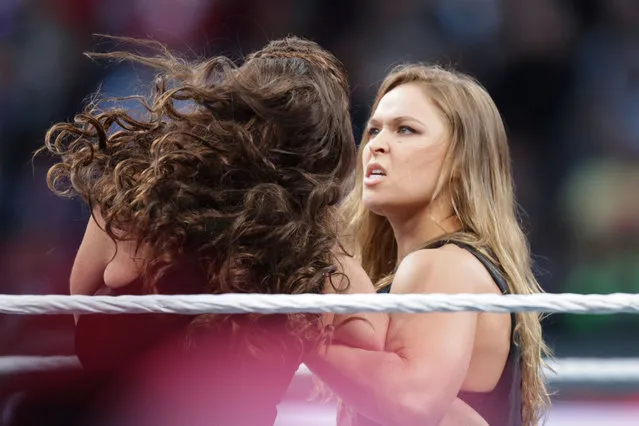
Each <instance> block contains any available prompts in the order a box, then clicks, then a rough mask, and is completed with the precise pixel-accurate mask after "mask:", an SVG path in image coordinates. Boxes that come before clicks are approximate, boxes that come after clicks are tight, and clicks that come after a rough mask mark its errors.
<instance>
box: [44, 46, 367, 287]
mask: <svg viewBox="0 0 639 426" xmlns="http://www.w3.org/2000/svg"><path fill="white" fill-rule="evenodd" d="M118 40H120V41H124V42H127V43H133V44H134V45H136V46H140V47H143V48H148V47H150V48H152V49H153V51H154V53H153V54H152V55H144V54H141V53H134V52H132V51H127V50H126V49H125V50H123V51H116V52H110V53H99V54H96V53H92V54H89V56H90V57H92V58H98V59H111V60H117V61H121V60H129V61H134V62H137V63H142V64H145V65H147V66H150V67H152V68H154V69H156V70H158V74H157V75H156V77H155V82H154V87H153V91H152V93H151V94H150V96H148V97H133V98H134V99H136V100H137V102H139V104H140V105H142V106H143V107H144V110H145V114H144V117H143V118H140V117H137V116H134V115H133V114H132V113H131V112H130V111H128V110H125V109H123V108H118V107H111V108H109V109H104V108H101V107H100V106H99V104H100V103H99V102H97V101H94V102H92V103H91V104H90V105H89V106H88V107H87V108H85V110H84V111H83V112H82V113H80V114H78V115H76V117H75V119H74V120H73V122H64V123H58V124H55V125H54V126H53V127H52V128H51V129H50V130H49V131H48V132H47V134H46V139H45V146H44V147H43V150H45V151H48V152H49V153H50V154H52V155H54V156H55V157H56V158H57V159H59V161H58V162H57V163H56V164H55V165H53V166H52V167H51V169H50V170H49V173H48V178H47V180H48V184H49V187H50V188H51V190H52V191H54V192H55V193H56V194H58V195H61V196H68V197H73V196H79V197H81V198H82V200H84V201H85V202H86V203H88V204H89V206H90V207H91V208H92V209H97V210H98V211H99V212H100V213H101V214H102V216H103V217H104V220H105V231H106V232H107V233H108V235H109V236H110V237H111V238H113V239H114V240H124V239H126V240H133V241H135V242H136V244H137V247H138V248H141V247H144V248H145V250H146V251H145V252H148V253H149V260H148V265H147V267H146V271H145V273H144V277H145V282H146V283H147V285H148V290H149V291H150V292H160V290H159V289H158V288H157V287H156V286H155V284H156V283H157V282H158V280H159V278H160V277H162V276H163V275H164V274H165V272H166V271H167V270H168V269H170V268H172V267H174V266H175V265H178V264H180V265H184V264H188V265H191V266H194V267H195V268H197V269H198V270H200V271H202V273H203V275H204V276H205V279H204V280H202V281H203V282H202V286H201V288H200V289H199V291H200V292H203V293H283V294H299V293H320V292H321V291H322V288H323V286H324V284H325V277H326V276H327V274H329V273H330V272H331V271H333V270H334V259H333V256H332V253H331V250H332V249H333V248H334V247H335V245H336V240H337V238H336V232H337V229H336V227H337V224H336V219H335V213H336V212H335V210H336V206H337V204H338V202H339V201H340V200H341V199H342V197H343V196H344V195H345V194H346V192H347V191H348V189H349V188H348V186H349V184H350V182H351V180H352V179H351V176H352V172H353V171H354V165H355V143H354V139H353V134H352V128H351V122H350V117H349V102H348V95H349V93H348V80H347V75H346V71H345V69H344V67H343V65H342V64H341V63H340V62H339V61H338V60H337V59H336V58H335V57H334V56H333V55H332V54H331V53H329V52H327V51H326V50H324V49H322V48H321V47H320V46H318V45H317V44H316V43H314V42H311V41H308V40H304V39H300V38H296V37H289V38H285V39H281V40H277V41H273V42H270V43H269V44H268V45H267V46H266V47H264V48H263V49H261V50H259V51H257V52H255V53H252V54H250V55H249V56H248V57H247V58H246V60H245V61H244V63H243V64H242V65H241V66H239V67H238V66H236V65H234V64H233V62H232V61H231V60H229V59H227V58H225V57H216V58H212V59H208V60H204V61H200V62H189V61H185V60H183V59H180V58H178V57H176V56H174V55H173V54H172V53H171V52H169V51H168V50H167V49H166V48H164V47H163V46H162V45H160V44H158V43H156V42H152V41H140V40H130V39H118ZM126 99H131V98H126Z"/></svg>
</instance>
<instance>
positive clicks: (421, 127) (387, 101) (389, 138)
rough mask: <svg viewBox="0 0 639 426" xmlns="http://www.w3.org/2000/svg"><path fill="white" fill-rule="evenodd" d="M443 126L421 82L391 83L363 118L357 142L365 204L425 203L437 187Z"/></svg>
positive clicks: (399, 209) (399, 211)
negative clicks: (363, 138)
mask: <svg viewBox="0 0 639 426" xmlns="http://www.w3.org/2000/svg"><path fill="white" fill-rule="evenodd" d="M446 130H447V129H446V126H445V124H444V122H443V120H442V118H441V115H440V112H439V110H438V109H437V107H436V106H435V105H434V104H433V103H432V102H431V100H430V99H429V97H428V96H427V94H426V91H425V90H424V87H423V86H422V85H419V84H418V83H408V84H404V85H401V86H398V87H396V88H395V89H393V90H391V91H390V92H388V93H387V94H386V95H384V97H383V98H382V99H381V101H380V103H379V105H378V107H377V109H376V110H375V112H374V113H373V116H372V117H371V119H370V120H369V123H368V126H367V129H366V132H367V133H368V135H369V138H370V139H369V142H368V144H366V146H364V147H363V152H362V162H363V170H364V172H363V173H364V176H363V189H362V191H363V193H362V200H363V202H364V205H365V206H366V208H368V209H369V210H371V211H372V212H373V213H376V214H379V215H382V216H386V217H389V216H397V215H411V214H414V213H415V211H416V210H421V209H424V208H426V207H427V206H428V205H429V203H430V202H431V200H432V197H433V194H434V192H435V189H436V187H437V182H438V180H439V176H440V173H441V171H442V166H443V163H444V157H445V155H446V150H447V147H448V142H447V137H446V135H447V131H446Z"/></svg>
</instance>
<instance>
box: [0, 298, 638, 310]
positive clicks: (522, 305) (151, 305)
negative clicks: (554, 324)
mask: <svg viewBox="0 0 639 426" xmlns="http://www.w3.org/2000/svg"><path fill="white" fill-rule="evenodd" d="M458 311H475V312H495V313H507V312H531V311H535V312H546V313H569V314H618V313H632V314H636V313H639V294H628V293H614V294H571V293H563V294H550V293H542V294H529V295H519V294H518V295H497V294H384V295H379V294H374V293H371V294H297V295H290V294H238V293H232V294H218V295H214V294H197V295H146V296H81V295H73V296H67V295H0V313H1V314H16V315H34V314H37V315H52V314H92V313H93V314H95V313H104V314H122V313H130V314H140V313H165V314H183V315H199V314H205V313H211V314H214V313H217V314H241V313H262V314H276V313H280V314H284V313H302V312H306V313H325V312H332V313H338V314H352V313H366V312H371V313H372V312H386V313H424V312H458Z"/></svg>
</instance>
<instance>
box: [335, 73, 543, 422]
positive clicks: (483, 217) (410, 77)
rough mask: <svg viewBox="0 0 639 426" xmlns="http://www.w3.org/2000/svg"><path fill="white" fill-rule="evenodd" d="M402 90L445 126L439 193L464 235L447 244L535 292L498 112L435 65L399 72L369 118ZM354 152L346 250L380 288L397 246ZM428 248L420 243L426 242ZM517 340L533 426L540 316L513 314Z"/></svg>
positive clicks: (484, 96)
mask: <svg viewBox="0 0 639 426" xmlns="http://www.w3.org/2000/svg"><path fill="white" fill-rule="evenodd" d="M407 83H419V84H421V85H423V87H424V89H425V91H426V93H427V94H428V96H429V98H430V100H431V101H432V102H433V103H434V105H435V106H436V107H437V108H438V109H439V111H440V113H441V115H442V118H443V119H444V121H445V122H446V125H447V127H448V132H449V133H448V136H449V138H450V140H449V143H450V145H449V149H448V152H447V157H446V163H445V164H446V167H445V168H444V170H446V171H448V172H447V173H442V176H441V177H440V182H439V183H438V187H437V190H436V191H435V196H434V197H436V196H437V195H438V194H443V193H444V189H447V190H448V191H447V193H449V194H450V196H451V203H452V206H453V209H454V212H455V214H456V215H457V217H458V219H459V220H460V222H461V224H462V229H463V230H462V231H461V232H456V233H455V234H453V235H447V236H445V238H449V239H454V240H458V241H463V242H466V243H468V244H471V245H473V246H474V247H475V248H477V249H478V250H480V251H481V252H482V253H484V254H485V255H487V256H488V257H489V258H491V259H492V260H493V261H494V262H495V263H496V264H497V265H499V266H500V267H501V268H502V270H503V271H504V273H505V278H506V281H507V282H508V286H509V290H510V292H511V293H514V294H532V293H539V292H541V291H542V290H541V288H540V286H539V284H538V283H537V281H536V279H535V277H534V275H533V272H532V266H531V259H530V250H529V247H528V243H527V240H526V237H525V235H524V233H523V231H522V229H521V227H520V224H519V221H518V216H517V211H516V204H515V196H514V188H513V180H512V175H511V165H510V153H509V148H508V141H507V137H506V131H505V129H504V125H503V122H502V119H501V117H500V114H499V111H498V110H497V107H496V106H495V104H494V102H493V100H492V99H491V98H490V96H489V95H488V93H487V92H486V91H485V90H484V88H483V87H482V86H481V85H480V84H479V83H477V82H476V81H475V80H473V79H472V78H470V77H468V76H466V75H464V74H461V73H457V72H453V71H447V70H444V69H442V68H440V67H437V66H426V65H404V66H400V67H397V68H396V69H395V70H393V71H392V72H391V73H390V74H389V75H388V77H386V79H385V80H384V81H383V82H382V85H381V87H380V88H379V90H378V93H377V98H376V100H375V103H374V105H373V109H372V111H375V109H376V108H377V106H378V104H379V102H380V100H381V98H382V97H383V96H384V95H385V94H386V93H388V92H389V91H391V90H392V89H394V88H396V87H398V86H400V85H403V84H407ZM368 140H369V137H368V135H367V134H364V136H363V139H362V143H361V145H360V149H359V153H358V157H359V160H360V161H358V165H357V174H356V182H355V187H354V189H353V191H352V192H351V193H350V194H349V196H348V197H347V199H346V200H345V202H344V204H343V210H342V212H343V219H344V226H345V236H346V239H345V244H346V246H347V247H349V248H350V249H351V250H352V251H353V252H354V254H355V255H356V256H357V257H358V259H359V260H360V261H361V263H362V265H363V267H364V269H365V270H366V272H367V273H368V274H369V276H370V277H371V279H372V280H373V282H375V283H376V285H377V286H378V287H383V286H385V285H387V284H388V283H389V282H390V281H391V280H392V278H393V271H394V269H395V266H396V264H397V263H398V260H400V259H397V247H396V242H395V238H394V235H393V230H392V229H391V226H390V223H389V222H388V220H386V218H384V217H382V216H378V215H375V214H373V213H371V212H370V211H369V210H367V209H366V208H365V207H364V205H363V203H362V176H363V171H362V162H361V156H362V150H363V148H364V147H365V146H366V144H367V143H368ZM425 243H426V242H425ZM516 319H517V326H516V328H515V333H513V334H514V335H515V336H517V343H518V344H519V345H520V348H521V365H522V400H523V409H522V411H523V413H522V416H523V421H524V425H530V426H532V425H536V424H538V422H539V421H540V420H541V419H542V418H543V415H544V413H545V411H546V409H547V406H548V405H549V396H548V392H547V389H546V385H545V380H544V376H543V371H542V363H543V362H544V361H543V358H544V356H548V355H549V350H548V348H547V346H546V345H545V344H544V341H543V338H542V329H541V324H540V319H541V318H540V316H539V315H538V314H535V313H532V312H531V313H518V314H516Z"/></svg>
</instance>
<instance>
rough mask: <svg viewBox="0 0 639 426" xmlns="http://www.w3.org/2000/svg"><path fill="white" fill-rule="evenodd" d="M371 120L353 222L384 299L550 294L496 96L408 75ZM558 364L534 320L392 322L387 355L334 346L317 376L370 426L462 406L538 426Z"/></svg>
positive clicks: (357, 247)
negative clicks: (539, 275) (524, 226)
mask: <svg viewBox="0 0 639 426" xmlns="http://www.w3.org/2000/svg"><path fill="white" fill-rule="evenodd" d="M372 111H373V112H372V116H371V118H370V120H369V122H368V126H367V129H366V131H365V135H364V137H363V140H362V143H361V145H360V149H359V163H358V171H357V175H356V178H357V180H356V185H355V188H354V190H353V192H352V193H351V195H350V197H349V199H348V200H347V202H346V204H345V217H346V220H347V226H348V229H350V232H348V233H347V234H348V235H351V236H352V244H353V247H352V249H353V251H354V252H355V254H356V256H357V257H358V258H359V260H360V261H361V262H362V266H363V267H364V269H365V270H366V272H367V273H368V274H369V276H370V278H371V279H372V280H373V282H375V283H376V284H377V287H378V289H379V291H380V292H391V293H403V294H414V293H450V294H453V293H477V294H478V293H488V294H490V293H494V294H509V293H517V294H530V293H537V292H539V291H541V289H540V287H539V285H538V283H537V282H536V280H535V278H534V276H533V273H532V270H531V262H530V252H529V248H528V245H527V241H526V238H525V236H524V234H523V232H522V230H521V228H520V225H519V223H518V221H517V216H516V207H515V199H514V191H513V181H512V176H511V171H510V156H509V149H508V143H507V138H506V133H505V130H504V125H503V122H502V120H501V118H500V114H499V112H498V111H497V108H496V106H495V104H494V103H493V101H492V99H491V98H490V96H489V95H488V93H487V92H486V91H485V90H484V89H483V88H482V87H481V86H480V85H479V84H478V83H477V82H475V81H474V80H472V79H471V78H469V77H468V76H465V75H463V74H460V73H456V72H450V71H446V70H443V69H441V68H439V67H432V66H423V65H409V66H402V67H400V68H397V69H396V70H394V71H393V72H391V73H390V75H389V76H388V77H387V78H386V79H385V80H384V82H383V83H382V85H381V87H380V89H379V92H378V95H377V99H376V100H375V103H374V106H373V109H372ZM380 297H382V296H380ZM546 353H547V348H546V346H545V344H544V342H543V340H542V330H541V325H540V318H539V316H538V315H537V314H534V313H524V314H516V315H515V314H513V315H508V314H490V313H476V312H463V313H454V314H453V313H433V314H423V315H414V314H393V315H391V320H390V325H389V329H388V334H387V338H386V344H385V351H383V352H375V351H367V350H363V349H356V348H348V347H345V346H329V347H328V348H326V350H325V351H323V352H321V353H320V354H318V356H317V359H315V360H314V362H313V363H310V365H311V367H312V368H313V369H314V370H315V372H316V373H317V374H318V375H319V376H320V377H322V379H323V380H324V381H325V382H326V383H327V384H328V385H329V386H330V387H331V388H332V389H333V390H334V391H335V392H336V393H337V394H338V395H339V396H340V397H341V398H342V399H343V400H344V401H345V403H346V404H347V405H348V406H350V407H351V408H352V409H353V410H355V411H356V412H357V413H358V416H357V418H355V419H354V421H353V423H355V424H357V425H358V426H361V425H365V424H366V425H368V424H382V425H389V426H390V425H392V426H403V425H422V426H423V425H431V424H432V425H437V424H440V422H442V420H443V419H444V416H445V414H446V413H447V411H448V410H449V409H450V408H451V407H452V406H455V404H459V402H460V400H461V401H463V402H465V403H466V404H468V405H469V406H471V407H472V408H473V409H475V410H476V411H477V412H478V413H479V414H480V415H481V416H482V417H483V418H484V419H485V420H486V422H487V423H488V424H490V425H492V426H502V425H503V426H517V425H526V426H532V425H536V424H538V423H539V421H540V420H541V419H542V418H543V414H544V411H545V409H546V407H547V405H548V403H549V398H548V394H547V391H546V387H545V384H544V377H543V376H542V369H541V364H542V356H543V355H545V354H546Z"/></svg>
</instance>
